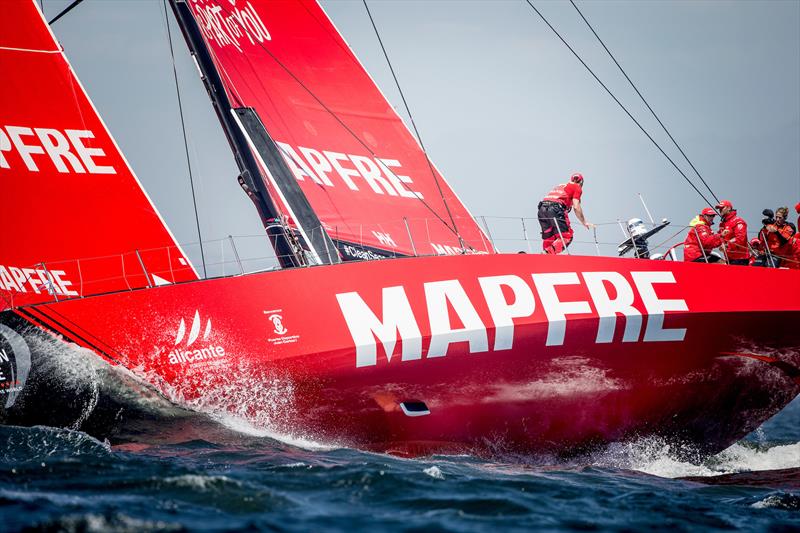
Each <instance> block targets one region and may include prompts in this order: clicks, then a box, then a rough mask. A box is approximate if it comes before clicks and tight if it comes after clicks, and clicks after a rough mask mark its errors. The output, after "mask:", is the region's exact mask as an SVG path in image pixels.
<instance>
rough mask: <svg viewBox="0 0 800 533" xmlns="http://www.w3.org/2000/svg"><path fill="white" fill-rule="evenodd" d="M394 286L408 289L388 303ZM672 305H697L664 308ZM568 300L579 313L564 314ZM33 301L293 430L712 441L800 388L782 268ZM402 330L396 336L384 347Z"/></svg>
mask: <svg viewBox="0 0 800 533" xmlns="http://www.w3.org/2000/svg"><path fill="white" fill-rule="evenodd" d="M597 272H600V273H606V274H591V273H597ZM652 272H656V273H658V272H661V273H662V274H660V275H659V274H655V277H654V275H653V274H648V273H652ZM548 273H562V274H563V273H566V277H565V278H564V279H562V280H561V281H562V282H564V283H565V284H561V285H557V286H556V287H555V288H554V289H553V292H549V291H548V289H547V287H546V285H547V283H543V281H542V280H543V279H551V278H546V274H548ZM569 273H574V274H569ZM608 273H612V274H608ZM613 273H616V274H613ZM642 273H644V274H642ZM543 275H544V276H545V277H544V278H543V277H541V276H543ZM498 276H503V277H502V278H500V277H498ZM537 276H539V277H538V278H537ZM573 276H574V279H572V278H573ZM593 276H594V277H595V278H596V277H597V276H600V277H603V276H605V277H606V278H608V277H612V278H613V280H612V281H611V282H609V281H606V282H601V283H600V286H602V287H604V289H605V296H603V295H602V294H601V295H600V296H599V297H598V294H597V292H596V289H597V286H598V285H597V284H596V283H595V284H594V285H593V286H594V288H595V291H594V292H592V291H591V290H590V287H589V281H588V280H589V279H590V278H591V277H593ZM659 276H660V277H659ZM514 278H516V280H515V279H514ZM656 278H658V279H657V281H656V282H653V279H656ZM480 279H483V281H480ZM487 279H489V280H490V281H492V280H494V281H492V282H491V283H489V282H487V281H486V280H487ZM648 279H649V282H648V281H647V280H648ZM670 279H674V282H672V281H670ZM498 280H499V281H498ZM517 280H521V281H517ZM643 280H645V281H643ZM502 281H505V285H503V283H502ZM551 281H552V279H551ZM573 282H574V283H573ZM492 286H493V287H495V288H497V287H500V288H499V289H497V290H496V291H494V292H492V290H491V287H492ZM550 286H552V283H551V285H550ZM391 287H395V289H390V290H389V291H388V292H387V291H386V290H385V289H386V288H391ZM397 287H402V289H397ZM487 287H489V288H488V289H487ZM626 287H627V288H626ZM648 287H651V290H648ZM755 288H757V289H755ZM628 290H630V291H631V301H630V302H629V303H630V305H629V306H628V307H627V309H628V314H629V315H630V316H628V317H627V318H626V317H625V316H622V314H619V315H618V316H616V318H611V319H605V320H602V319H601V318H600V315H601V314H603V309H604V306H605V307H607V302H608V301H614V300H615V299H618V298H622V299H623V300H624V298H625V297H624V295H623V293H626V292H627V291H628ZM392 291H394V292H392ZM498 291H499V292H498ZM347 293H351V294H352V293H356V296H352V295H351V296H350V297H349V298H350V300H349V301H350V302H351V305H350V307H347V306H346V305H344V304H342V303H341V302H342V301H344V300H345V299H346V298H342V297H341V295H343V294H347ZM498 294H501V295H502V296H501V297H500V298H499V299H498V297H497V295H498ZM548 294H549V295H550V296H548ZM776 294H780V295H781V297H779V298H776V297H774V295H776ZM337 295H339V296H338V297H337ZM390 295H394V296H398V295H400V297H399V298H394V299H393V300H392V302H391V305H390V306H387V308H386V309H384V308H383V303H384V300H386V299H387V298H389V296H390ZM553 295H555V300H553ZM462 296H464V297H466V300H464V298H462ZM604 298H605V300H604ZM654 298H655V299H654ZM353 301H356V302H359V301H360V302H362V304H352V302H353ZM406 301H407V302H408V305H407V312H404V311H403V309H405V308H406V305H405V303H404V302H406ZM603 301H606V303H605V304H604V303H603ZM559 302H561V303H559ZM564 302H572V310H571V311H572V312H570V309H569V308H568V307H563V303H564ZM580 302H584V304H580ZM681 302H683V304H681ZM528 304H530V305H532V306H533V311H532V312H531V313H528V311H529V310H530V308H526V305H528ZM567 305H568V306H569V304H567ZM658 305H661V306H662V307H666V308H667V309H669V308H677V309H680V308H683V309H685V310H679V311H669V310H667V311H666V312H664V313H658V312H657V311H656V307H657V306H658ZM515 306H516V307H515ZM582 307H583V308H582ZM354 309H355V310H359V309H360V310H361V311H362V314H361V315H359V314H358V313H355V312H354V311H353V310H354ZM365 309H366V310H368V311H369V312H371V313H372V315H369V313H367V314H366V315H365V314H364V312H365V311H364V310H365ZM470 309H471V310H472V311H470ZM559 309H561V310H562V311H564V310H567V313H566V317H565V321H563V322H562V321H559V319H558V317H557V316H556V315H557V313H558V310H559ZM636 312H638V313H641V314H642V317H641V319H638V318H636V316H635V315H636ZM18 313H19V314H21V315H22V316H25V317H26V318H28V319H29V320H31V321H35V322H39V323H42V324H44V325H45V326H47V327H49V328H52V329H54V330H56V331H58V332H60V333H61V334H63V335H64V336H65V337H66V338H68V339H70V340H72V341H74V342H77V343H79V344H82V345H84V346H86V347H91V348H92V349H94V350H96V351H97V352H98V353H100V354H101V355H102V356H103V357H105V358H107V359H108V360H109V361H111V362H113V363H116V364H121V365H124V366H125V367H127V368H130V369H134V370H135V371H136V372H137V373H139V374H142V375H144V376H146V377H147V379H148V380H149V381H151V382H152V383H154V384H155V385H156V386H157V387H159V388H160V389H161V390H163V391H165V392H166V393H167V394H169V395H170V396H172V397H183V398H184V399H186V400H188V401H190V402H191V401H193V400H195V399H198V398H204V402H205V403H206V404H215V405H218V406H220V407H221V408H227V409H229V410H235V411H239V412H240V413H242V411H245V412H244V413H242V414H246V415H247V416H249V417H251V418H252V419H253V420H254V421H256V422H257V423H259V424H265V425H268V426H270V427H271V429H273V430H276V431H279V432H283V433H288V434H293V435H302V436H304V437H308V438H312V439H316V440H320V441H325V442H331V443H336V444H340V445H347V446H355V447H361V448H370V449H375V450H381V451H384V450H389V451H395V452H402V453H428V452H436V451H449V452H452V451H469V452H472V453H490V452H492V451H495V450H504V451H513V452H542V451H544V452H568V451H571V450H575V449H578V448H580V447H583V446H586V445H592V444H597V443H604V442H609V441H616V440H620V439H624V438H629V437H631V436H636V435H650V434H660V435H666V436H670V437H679V438H681V439H687V440H689V441H692V442H695V443H697V444H699V445H701V446H702V447H704V448H705V449H707V450H709V451H713V450H718V449H721V448H724V447H726V446H728V445H729V444H731V443H732V442H734V441H736V440H737V439H739V438H741V437H742V436H744V435H745V434H747V433H748V432H749V431H752V430H753V429H755V428H756V427H757V426H758V425H759V424H761V423H762V422H763V421H764V420H765V419H767V418H768V417H770V416H771V415H772V414H774V413H775V412H777V411H778V410H779V409H780V408H782V407H783V406H784V405H785V404H787V403H788V402H789V401H791V399H792V398H794V396H796V395H797V394H798V392H800V383H799V382H798V377H797V375H796V374H793V373H794V372H795V371H796V369H797V367H798V366H799V365H800V328H798V325H799V324H800V275H799V274H798V273H797V272H791V271H780V270H772V269H756V268H737V267H727V266H717V265H697V264H682V263H671V262H661V261H640V260H631V259H612V258H600V257H597V258H594V257H568V256H565V257H551V256H531V255H488V256H458V257H431V258H411V259H399V260H387V261H373V262H364V263H348V264H342V265H337V266H326V267H312V268H306V269H295V270H285V271H275V272H265V273H260V274H251V275H246V276H240V277H231V278H224V279H218V280H208V281H199V282H190V283H184V284H179V285H172V286H166V287H159V288H155V289H143V290H135V291H131V292H124V293H116V294H109V295H104V296H95V297H89V298H85V299H76V300H71V301H65V302H61V303H56V304H48V305H41V306H36V307H29V308H24V309H20V310H18ZM354 313H355V314H354ZM473 313H474V314H473ZM504 313H505V318H504ZM573 313H574V314H573ZM605 314H608V312H606V313H605ZM365 316H367V317H370V316H372V317H373V318H371V319H370V320H372V321H373V322H374V320H375V319H377V320H378V321H379V322H381V321H382V323H383V324H384V325H386V324H389V323H390V322H391V321H392V318H391V317H392V316H393V317H394V319H396V321H397V323H398V324H401V326H400V328H399V330H393V331H392V332H391V335H389V334H388V333H386V331H382V330H380V328H379V327H378V326H375V324H373V326H375V327H376V328H377V329H375V330H374V331H373V332H372V333H370V330H369V327H368V325H365V322H364V320H363V318H364V317H365ZM276 317H277V318H276ZM509 317H510V318H509ZM209 319H210V321H209ZM348 319H349V320H350V322H349V323H348ZM476 319H477V320H476ZM404 320H405V322H404ZM409 320H410V321H411V322H413V323H409ZM628 321H630V322H631V324H628V323H627V322H628ZM662 321H663V323H661V322H662ZM509 322H510V323H513V326H511V328H509ZM414 327H416V328H418V330H419V336H418V337H417V336H416V335H414V334H413V333H414ZM482 327H483V328H484V329H483V330H481V328H482ZM389 329H392V328H389ZM683 329H685V331H682V330H683ZM511 330H513V331H511ZM364 331H366V332H368V333H370V334H371V335H372V341H373V344H372V345H371V344H370V342H365V341H364V338H363V333H364ZM359 332H360V333H359ZM359 334H362V337H359ZM561 334H563V336H561ZM623 334H624V335H625V338H624V339H623ZM389 337H394V338H395V339H396V340H397V342H395V343H392V342H388V344H383V343H382V342H381V339H383V341H384V342H386V341H388V339H389ZM354 338H360V339H361V340H360V341H359V342H358V344H360V345H361V347H360V348H356V344H357V343H356V342H355V341H354ZM448 340H449V341H451V342H449V343H448ZM598 341H600V342H598ZM392 344H394V346H393V347H392V346H391V345H392ZM509 344H510V347H509ZM548 344H549V345H548ZM385 346H386V347H388V348H389V349H390V350H392V351H393V356H392V357H391V358H390V359H389V358H388V357H387V356H386V353H385V350H384V347H385ZM357 352H358V353H357ZM731 354H742V355H731ZM746 354H756V355H758V356H766V357H768V358H769V359H767V360H757V359H754V358H752V357H745V356H743V355H746ZM762 358H763V357H762ZM410 400H418V401H422V402H425V404H426V405H427V407H428V409H429V410H430V414H428V415H425V416H407V415H406V414H404V412H403V410H402V409H401V406H400V402H404V401H410Z"/></svg>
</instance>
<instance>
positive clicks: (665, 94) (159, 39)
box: [43, 0, 800, 253]
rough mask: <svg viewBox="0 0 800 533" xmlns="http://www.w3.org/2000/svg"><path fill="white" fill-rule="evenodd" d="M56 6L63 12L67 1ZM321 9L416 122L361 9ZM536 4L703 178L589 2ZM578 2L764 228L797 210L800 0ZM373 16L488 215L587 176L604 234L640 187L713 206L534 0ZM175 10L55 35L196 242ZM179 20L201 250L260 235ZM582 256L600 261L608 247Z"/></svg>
mask: <svg viewBox="0 0 800 533" xmlns="http://www.w3.org/2000/svg"><path fill="white" fill-rule="evenodd" d="M43 1H44V11H45V14H46V16H47V17H48V18H50V17H52V16H54V15H55V14H57V13H58V12H59V11H60V10H61V9H62V8H63V7H64V6H65V5H66V4H68V3H69V2H68V1H67V0H43ZM322 5H323V7H324V8H325V10H326V11H327V12H328V14H329V16H330V17H331V18H332V19H333V21H334V23H335V24H336V25H337V27H338V28H339V30H340V31H341V32H342V34H343V36H344V38H345V39H346V40H347V42H348V43H349V44H350V46H351V47H352V48H353V49H354V51H355V53H356V55H357V56H358V57H359V58H360V59H361V61H362V62H363V63H364V65H365V67H366V68H367V70H368V71H369V72H370V73H371V74H372V76H373V77H374V79H375V80H376V81H377V83H378V84H379V85H380V86H381V88H382V89H383V91H384V93H385V94H386V95H387V97H388V98H389V99H390V100H391V102H392V103H393V104H394V106H395V108H396V109H397V110H398V112H399V113H400V114H401V116H404V117H405V116H406V115H405V111H404V110H403V109H402V107H401V105H402V102H401V100H400V97H399V93H398V92H397V89H396V88H395V86H394V83H393V81H392V79H391V76H390V73H389V70H388V67H387V65H386V62H385V60H384V58H383V56H382V54H381V52H380V48H379V45H378V42H377V40H376V37H375V34H374V32H373V29H372V27H371V25H370V24H369V20H368V18H367V16H366V12H365V11H364V6H363V4H362V3H361V2H360V1H344V0H332V1H331V0H329V1H324V2H322ZM535 5H536V6H537V7H538V8H539V9H540V10H541V11H542V13H543V14H544V15H545V17H547V18H548V19H549V20H550V22H551V23H552V24H553V25H554V26H555V27H556V29H558V30H559V32H561V33H562V35H563V36H564V37H565V38H566V40H567V41H568V42H569V43H570V44H571V45H573V47H574V48H575V49H576V50H577V51H578V53H579V54H581V56H582V57H583V58H584V59H585V61H586V62H587V63H588V64H589V65H590V66H591V67H592V68H593V69H594V70H595V72H596V73H597V74H598V75H599V76H600V78H601V79H603V80H604V81H605V82H606V83H607V84H608V85H609V87H610V88H611V89H612V91H613V92H614V93H615V94H616V95H617V96H618V97H619V98H620V99H621V100H622V101H623V102H624V103H625V104H626V105H627V106H628V107H629V109H630V110H631V111H632V113H633V114H634V115H635V116H637V117H638V118H641V121H642V124H643V125H644V126H645V128H646V129H648V131H650V132H651V133H652V134H653V136H654V137H655V138H656V139H657V140H658V142H659V143H660V144H661V145H662V146H663V147H664V148H665V150H667V152H668V153H669V154H670V155H671V156H673V159H674V160H675V161H676V162H678V163H679V164H681V166H682V168H684V169H685V172H686V173H687V175H690V176H691V175H692V174H690V169H689V166H688V165H687V164H686V163H685V162H683V161H681V159H680V155H679V154H678V153H677V150H675V148H674V147H672V146H671V145H670V144H669V141H668V139H667V137H666V135H664V133H663V132H662V131H660V130H659V129H658V128H657V124H656V123H655V121H654V120H653V119H652V117H650V116H649V114H648V113H647V111H646V109H645V108H644V106H643V105H642V104H641V102H640V101H638V99H637V97H636V95H635V93H633V91H632V90H631V89H630V87H629V86H627V85H626V82H625V81H624V78H622V75H621V74H620V73H619V71H617V70H616V67H614V65H613V63H612V62H611V61H610V59H609V58H608V56H606V55H605V52H604V51H603V50H602V48H601V47H600V45H599V43H598V42H597V41H596V40H595V38H594V36H593V35H592V34H591V32H590V31H589V29H588V28H587V27H586V26H585V24H584V23H583V21H582V20H581V19H580V17H579V15H578V13H577V12H576V11H575V9H574V8H573V7H572V5H571V4H570V3H569V2H561V1H546V2H545V1H541V0H539V1H535ZM578 6H579V7H580V8H581V10H582V11H583V13H584V15H585V16H586V18H587V19H588V20H589V22H591V23H592V25H593V26H594V28H595V30H596V31H597V32H598V34H599V35H600V37H601V38H603V40H604V41H605V42H606V44H607V46H608V47H609V48H610V49H611V51H612V52H613V53H614V54H615V55H616V57H617V59H618V60H619V61H620V63H621V64H622V66H623V67H624V68H625V69H626V71H627V72H628V74H629V75H630V76H631V78H632V79H633V80H634V82H635V83H637V85H638V87H639V89H640V90H641V91H642V93H643V94H644V95H645V97H646V98H648V100H649V102H650V104H651V105H652V106H653V108H654V109H655V110H656V112H657V113H658V114H659V115H660V117H661V119H662V120H663V121H664V123H665V124H666V125H667V127H668V128H670V131H671V133H672V134H673V136H674V137H675V138H676V139H677V140H678V142H679V143H681V145H682V147H683V148H684V150H685V151H686V153H687V155H689V157H690V158H691V160H692V162H693V163H694V164H695V166H696V167H697V169H698V170H699V171H700V173H701V174H702V175H703V176H704V177H705V179H706V181H707V182H708V183H709V185H710V186H711V188H712V189H713V190H714V192H715V193H716V194H717V195H718V196H719V197H720V198H727V199H730V200H732V201H733V203H734V205H735V206H736V207H737V208H738V209H739V212H740V215H742V216H744V218H745V219H746V220H747V221H748V222H749V224H750V229H751V233H754V232H755V231H757V228H758V227H760V222H759V221H760V220H761V210H762V209H763V208H765V207H769V208H773V209H774V208H775V207H776V206H778V205H789V207H790V209H792V208H793V206H794V204H795V203H797V202H798V201H800V2H798V1H796V0H785V1H758V2H755V1H754V2H748V1H733V2H726V1H670V2H659V1H653V0H648V1H639V2H635V1H622V2H608V1H591V2H588V1H580V2H578ZM370 7H371V9H372V12H373V16H374V17H375V21H376V24H377V25H378V28H379V30H380V31H381V36H382V38H383V40H384V44H385V45H386V47H387V51H388V53H389V55H390V57H391V59H392V62H393V64H394V66H395V69H396V72H397V74H398V77H399V80H400V83H401V85H402V87H403V90H404V92H405V94H406V98H407V100H408V102H409V105H410V106H411V111H412V113H413V114H414V118H415V120H416V123H417V126H418V127H419V130H420V133H421V135H422V138H423V141H424V143H425V145H426V147H427V148H428V151H429V154H430V156H431V158H432V159H433V161H434V162H435V163H436V164H437V166H438V167H439V169H440V170H441V171H442V173H443V174H444V175H445V177H446V178H447V180H448V181H449V182H450V183H451V185H452V186H453V188H454V189H455V190H456V192H457V193H458V194H459V196H460V197H461V199H462V200H463V201H464V203H465V204H466V205H467V207H468V208H469V209H470V210H471V212H472V213H473V215H476V216H480V215H485V216H487V217H490V216H514V217H535V216H536V213H535V210H536V204H537V203H538V201H539V200H540V199H541V197H542V196H543V195H544V194H545V193H546V192H547V191H548V190H549V189H550V188H551V186H552V185H554V184H556V183H559V182H563V181H565V180H566V179H567V177H568V176H569V175H570V173H572V172H576V171H579V172H582V173H583V174H584V176H585V177H586V188H585V194H584V210H585V212H586V214H587V216H588V218H589V220H591V221H593V222H598V223H600V222H613V221H616V220H617V219H627V218H630V217H633V216H640V217H642V218H646V217H645V213H644V211H643V209H642V207H641V204H640V202H639V198H638V196H637V193H638V192H641V193H642V194H643V195H644V198H645V199H646V200H647V202H648V204H649V207H650V210H651V211H652V212H653V215H654V216H655V217H656V218H661V217H667V218H669V219H671V220H672V221H674V223H675V224H680V225H685V224H686V223H688V221H689V220H690V219H691V218H692V217H693V216H694V215H695V214H696V213H697V212H698V211H699V210H700V209H701V208H702V207H703V201H702V200H701V198H700V197H699V196H698V195H697V194H696V193H695V192H694V191H693V190H692V189H691V188H690V187H689V185H687V184H686V183H685V181H684V180H683V178H681V177H680V175H679V174H678V173H677V171H676V170H675V169H674V168H673V167H672V166H671V165H670V164H669V162H668V161H667V160H666V158H664V156H663V155H662V154H660V153H659V152H658V151H657V149H656V148H655V147H654V146H653V145H652V144H651V143H650V141H649V140H648V139H647V138H646V137H645V136H644V135H643V134H642V133H641V131H639V130H638V128H637V127H636V126H635V125H634V124H633V122H632V121H631V120H630V119H629V118H628V117H627V116H626V115H625V114H624V113H623V111H622V110H620V109H619V107H618V106H617V104H615V103H614V102H613V100H612V99H611V98H610V97H609V96H608V95H607V94H606V93H605V92H604V91H603V90H602V88H601V87H600V86H599V85H598V84H597V83H596V82H595V81H594V80H593V79H592V78H591V76H590V75H589V74H588V72H586V70H585V69H584V67H583V66H582V65H581V64H580V63H579V62H578V61H577V60H576V59H575V58H574V57H573V56H572V55H571V53H570V52H569V50H567V48H566V47H565V46H564V45H563V44H562V43H561V42H560V41H559V40H558V39H557V38H556V37H555V35H553V33H552V32H551V31H550V29H548V28H547V26H545V24H544V23H543V22H542V20H541V19H540V18H539V17H538V16H537V15H536V13H534V11H533V10H532V9H531V8H530V7H529V6H528V5H527V4H526V3H525V2H524V1H523V0H519V1H517V0H513V1H511V0H509V1H491V2H490V1H465V2H462V1H455V0H450V1H430V0H427V1H402V2H394V1H386V0H381V1H375V0H372V1H371V2H370ZM163 9H164V8H163V5H162V3H161V0H86V1H85V2H84V3H82V4H80V5H79V6H78V7H77V8H76V9H74V10H73V11H72V12H71V13H70V14H68V15H67V16H66V17H65V18H63V19H61V20H60V21H58V22H57V23H56V24H55V25H54V27H53V29H54V32H55V34H56V36H57V38H58V39H59V40H60V41H61V43H62V45H63V46H64V48H65V50H66V53H67V57H68V58H69V60H70V62H71V63H72V65H73V67H74V69H75V70H76V71H77V74H78V76H79V78H80V79H81V80H82V82H83V84H84V86H85V87H86V90H87V91H88V92H89V96H90V97H91V98H92V99H93V101H94V102H95V104H96V106H97V107H98V109H99V111H100V113H101V115H102V116H103V118H104V119H105V121H106V123H107V125H108V126H109V128H110V129H111V132H112V134H113V135H114V136H115V138H116V139H117V141H118V142H119V144H120V145H121V147H122V150H123V151H124V153H125V155H126V156H127V158H128V160H129V161H130V163H131V165H132V166H133V168H134V171H135V172H136V173H137V175H138V176H139V178H140V180H141V181H142V183H143V184H144V186H145V188H146V189H147V191H148V193H149V194H150V196H151V197H152V198H153V201H154V202H155V203H156V205H157V207H158V209H159V210H160V211H161V213H162V214H163V215H164V217H165V219H166V220H167V222H168V223H169V225H170V227H171V228H172V229H173V231H174V232H175V234H176V236H177V238H178V239H179V240H180V241H182V242H188V241H196V240H197V231H196V227H195V222H194V213H193V210H192V202H191V195H190V188H189V178H188V172H187V165H186V158H185V154H184V151H183V150H184V149H183V139H182V136H181V129H180V122H179V115H178V107H177V100H176V95H175V86H174V80H173V77H172V76H173V75H172V63H171V60H170V54H169V45H168V42H167V38H166V28H165V19H164V11H163ZM170 23H171V24H172V31H173V40H174V43H175V50H176V54H177V67H178V74H179V80H180V87H181V95H182V97H183V99H184V110H185V112H186V120H187V128H188V133H189V146H190V158H191V162H192V167H193V170H194V179H195V188H196V190H197V193H198V198H197V199H198V205H199V212H200V218H201V229H202V233H203V239H204V240H206V239H218V238H221V237H223V236H226V235H229V234H232V235H246V234H259V233H261V229H260V228H261V225H260V222H259V220H258V217H257V215H256V212H255V210H254V209H253V208H252V206H251V204H250V203H249V200H247V199H246V198H245V196H244V194H243V193H242V192H241V190H240V189H239V187H238V184H237V183H236V179H235V178H236V175H237V169H236V167H235V164H234V162H233V158H232V156H231V154H230V150H229V148H228V145H227V142H226V140H225V138H224V137H223V134H222V131H221V129H220V127H219V125H218V122H217V120H216V117H215V115H214V114H213V111H212V109H211V106H210V105H209V102H208V97H207V96H206V94H205V91H204V89H203V87H202V85H201V83H200V81H199V79H198V77H197V74H196V70H195V69H194V66H193V65H192V64H191V62H190V60H189V56H188V52H187V50H186V47H185V45H184V43H183V39H182V37H181V36H180V32H179V31H178V30H177V28H176V27H175V25H174V21H173V20H171V14H170ZM696 181H697V180H696ZM699 186H701V185H699ZM792 212H793V209H792ZM489 220H490V224H492V225H493V226H494V227H493V231H494V232H495V233H496V234H497V235H495V236H496V237H498V236H503V235H508V234H509V233H510V231H511V228H510V227H509V224H508V223H505V224H504V225H502V226H501V224H500V222H498V221H494V220H492V219H489ZM792 220H794V217H793V218H792ZM515 224H516V223H515ZM620 235H621V234H620V230H619V228H618V227H614V226H608V227H601V229H600V230H599V233H598V236H599V237H600V240H601V241H608V242H611V241H615V242H616V241H618V240H620V239H619V238H620ZM576 240H582V241H589V240H590V234H589V232H587V231H585V230H583V229H578V230H576ZM514 246H517V245H514ZM517 247H519V248H521V246H517ZM575 249H576V250H583V251H585V252H587V253H589V252H591V253H594V244H591V245H589V244H585V245H583V247H581V245H576V246H575Z"/></svg>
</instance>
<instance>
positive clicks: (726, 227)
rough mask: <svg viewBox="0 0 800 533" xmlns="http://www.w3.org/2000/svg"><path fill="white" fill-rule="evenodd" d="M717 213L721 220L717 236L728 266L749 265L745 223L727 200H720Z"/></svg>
mask: <svg viewBox="0 0 800 533" xmlns="http://www.w3.org/2000/svg"><path fill="white" fill-rule="evenodd" d="M717 211H719V214H720V215H721V217H722V219H721V220H720V221H719V235H720V237H722V244H723V245H724V247H725V253H726V254H727V256H728V264H729V265H744V266H747V265H749V264H750V249H749V248H748V246H747V222H745V221H744V219H742V217H740V216H739V215H737V214H736V210H735V209H734V208H733V204H732V203H731V202H730V201H728V200H721V201H720V202H719V203H718V204H717Z"/></svg>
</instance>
